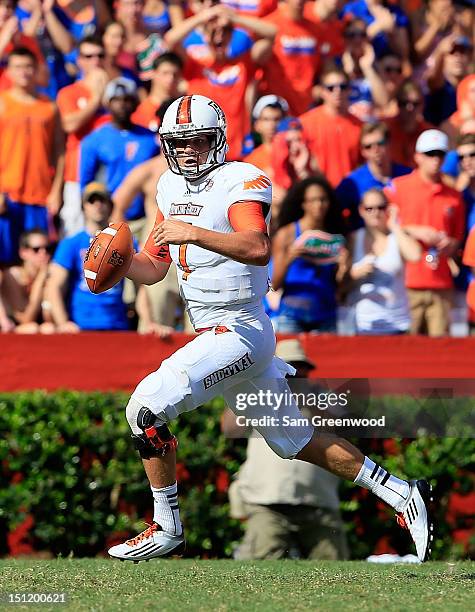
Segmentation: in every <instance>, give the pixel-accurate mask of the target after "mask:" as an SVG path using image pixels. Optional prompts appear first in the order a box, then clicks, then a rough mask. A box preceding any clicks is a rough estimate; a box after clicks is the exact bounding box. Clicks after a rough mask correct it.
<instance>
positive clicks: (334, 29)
mask: <svg viewBox="0 0 475 612" xmlns="http://www.w3.org/2000/svg"><path fill="white" fill-rule="evenodd" d="M342 5H343V1H342V0H314V2H305V5H304V9H303V15H304V17H305V19H308V20H309V21H312V22H313V23H315V24H316V25H317V26H318V31H319V34H320V37H319V49H320V54H321V57H322V61H323V62H325V61H327V60H335V59H336V58H338V57H341V55H342V54H343V51H344V41H343V28H344V21H343V19H340V18H339V15H338V13H339V12H340V9H341V7H342Z"/></svg>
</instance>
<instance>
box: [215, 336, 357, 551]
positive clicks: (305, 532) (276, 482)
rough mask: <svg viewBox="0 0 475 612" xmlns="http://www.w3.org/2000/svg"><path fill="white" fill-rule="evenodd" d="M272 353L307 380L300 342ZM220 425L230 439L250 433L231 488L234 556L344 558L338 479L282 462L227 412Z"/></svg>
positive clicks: (312, 468) (305, 466) (281, 344)
mask: <svg viewBox="0 0 475 612" xmlns="http://www.w3.org/2000/svg"><path fill="white" fill-rule="evenodd" d="M276 355H277V357H280V358H281V359H283V360H284V361H286V362H287V363H289V364H290V365H291V366H292V367H294V368H295V369H296V371H297V372H296V377H297V378H298V379H306V378H308V376H309V374H310V372H311V371H312V370H313V369H314V367H315V366H314V364H313V363H312V362H311V361H310V360H309V359H308V357H307V356H306V354H305V352H304V350H303V348H302V345H301V344H300V341H299V340H281V341H280V342H278V343H277V346H276ZM297 382H298V381H295V382H294V381H292V380H289V386H290V389H291V391H295V392H296V391H297V389H298V391H302V387H301V386H298V387H297V386H296V383H297ZM310 385H311V384H310V383H309V384H307V386H306V388H305V391H306V392H307V393H308V392H309V387H310V389H311V391H310V392H314V393H315V392H316V393H318V392H319V389H318V388H317V387H316V386H313V387H312V386H310ZM299 395H300V393H299ZM233 409H234V410H235V408H233ZM306 416H307V418H310V415H308V414H306ZM221 423H222V425H221V426H222V430H223V432H224V434H225V435H227V436H229V437H238V436H243V435H245V434H246V433H247V434H248V435H249V434H250V435H249V441H248V444H247V453H246V461H245V462H244V464H243V465H242V466H241V468H240V469H239V472H238V473H237V476H236V479H235V480H234V481H233V482H232V483H231V486H230V488H229V499H230V505H231V516H232V517H233V518H239V519H241V520H242V519H246V523H245V525H246V533H245V535H244V539H243V541H242V542H241V544H240V545H239V547H238V549H237V550H236V552H235V558H236V559H239V560H249V559H283V558H286V557H291V558H292V557H293V558H296V557H297V558H303V559H332V560H336V559H347V558H348V548H347V543H346V537H345V532H344V529H343V525H342V522H341V517H340V512H339V505H340V500H339V498H338V479H337V478H335V476H333V475H332V474H329V473H328V472H325V471H324V470H322V469H320V468H318V467H315V466H309V465H308V464H305V463H303V462H302V461H297V460H296V461H285V459H281V458H280V457H278V456H277V455H276V454H275V453H274V452H272V450H271V449H270V448H269V447H268V446H267V444H266V443H265V441H264V439H263V438H262V437H260V436H259V435H258V434H257V433H256V432H255V431H251V432H249V431H248V430H247V429H246V428H243V427H239V425H237V424H236V416H235V415H234V414H233V413H232V412H231V410H230V409H229V408H227V409H226V411H225V412H224V414H223V418H222V422H221Z"/></svg>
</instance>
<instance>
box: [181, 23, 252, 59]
mask: <svg viewBox="0 0 475 612" xmlns="http://www.w3.org/2000/svg"><path fill="white" fill-rule="evenodd" d="M253 43H254V41H253V39H252V38H251V36H250V35H249V34H248V33H247V32H246V31H244V30H240V29H239V28H233V31H232V34H231V40H230V41H229V44H228V47H227V49H226V57H227V59H236V58H238V57H240V56H241V55H242V54H243V53H247V51H249V50H250V49H251V47H252V45H253ZM189 47H197V48H200V47H202V52H203V53H204V52H205V51H207V50H209V45H208V43H207V42H206V40H205V38H204V35H203V34H202V33H201V32H200V31H198V30H193V31H192V32H190V33H189V34H188V36H187V37H186V38H185V39H184V41H183V48H184V49H185V50H187V49H188V48H189Z"/></svg>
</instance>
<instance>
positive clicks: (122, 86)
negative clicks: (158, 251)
mask: <svg viewBox="0 0 475 612" xmlns="http://www.w3.org/2000/svg"><path fill="white" fill-rule="evenodd" d="M121 96H133V97H134V98H138V94H137V85H136V84H135V82H134V81H132V80H131V79H126V78H125V77H117V79H112V81H109V83H107V86H106V90H105V92H104V100H105V102H110V101H111V100H112V98H118V97H121Z"/></svg>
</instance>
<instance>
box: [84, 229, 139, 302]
mask: <svg viewBox="0 0 475 612" xmlns="http://www.w3.org/2000/svg"><path fill="white" fill-rule="evenodd" d="M133 255H134V245H133V240H132V233H131V231H130V228H129V226H128V225H127V223H111V225H109V227H106V228H104V229H103V230H102V231H101V232H99V234H98V235H97V236H96V237H95V238H94V240H93V241H92V242H91V245H90V247H89V249H88V250H87V253H86V257H85V258H84V276H85V278H86V283H87V286H88V287H89V290H90V291H91V292H92V293H103V292H104V291H107V290H108V289H110V288H111V287H113V286H114V285H115V284H117V283H118V282H119V281H120V280H121V279H122V278H124V276H125V275H126V274H127V272H128V271H129V268H130V264H131V263H132V257H133Z"/></svg>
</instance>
